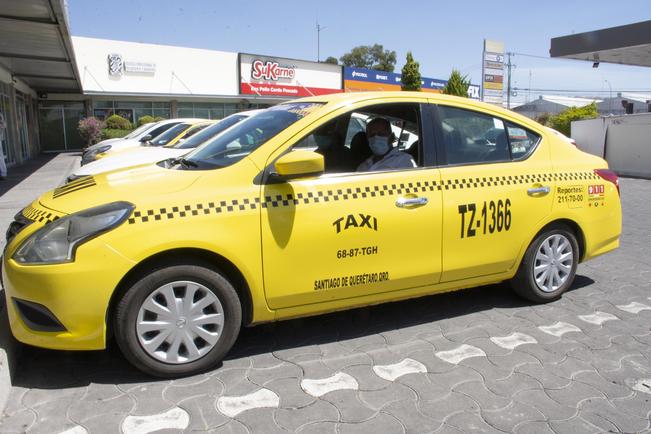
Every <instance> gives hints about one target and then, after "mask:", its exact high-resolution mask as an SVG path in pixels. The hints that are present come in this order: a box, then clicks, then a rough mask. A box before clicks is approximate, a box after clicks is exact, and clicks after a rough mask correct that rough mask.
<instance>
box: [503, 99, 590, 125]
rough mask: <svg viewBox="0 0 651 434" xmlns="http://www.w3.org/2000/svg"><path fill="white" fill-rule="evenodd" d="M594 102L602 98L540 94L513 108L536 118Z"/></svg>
mask: <svg viewBox="0 0 651 434" xmlns="http://www.w3.org/2000/svg"><path fill="white" fill-rule="evenodd" d="M593 102H597V103H600V102H601V100H598V99H591V98H576V97H569V96H559V95H540V96H539V97H538V99H536V100H533V101H530V102H528V103H526V104H522V105H519V106H517V107H514V108H513V109H512V110H513V111H515V112H518V113H520V114H521V115H524V116H527V117H529V118H532V119H536V118H537V117H538V116H540V115H542V114H545V113H549V114H553V115H554V114H557V113H560V112H561V111H563V110H566V109H568V108H570V107H585V106H587V105H588V104H592V103H593Z"/></svg>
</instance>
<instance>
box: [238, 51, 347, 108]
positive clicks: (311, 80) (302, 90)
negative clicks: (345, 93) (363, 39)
mask: <svg viewBox="0 0 651 434" xmlns="http://www.w3.org/2000/svg"><path fill="white" fill-rule="evenodd" d="M239 65H240V93H241V94H243V95H259V96H279V97H290V98H296V97H304V96H314V95H325V94H329V93H336V92H341V91H342V87H341V83H342V80H341V67H340V66H337V65H330V64H326V63H317V62H307V61H303V60H292V59H284V58H278V57H267V56H259V55H254V54H240V62H239Z"/></svg>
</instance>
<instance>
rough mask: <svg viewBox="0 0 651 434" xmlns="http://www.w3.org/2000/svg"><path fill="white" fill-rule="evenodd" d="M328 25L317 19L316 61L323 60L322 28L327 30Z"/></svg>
mask: <svg viewBox="0 0 651 434" xmlns="http://www.w3.org/2000/svg"><path fill="white" fill-rule="evenodd" d="M325 29H326V27H325V26H322V25H320V24H319V20H317V21H316V61H317V62H320V61H321V30H325Z"/></svg>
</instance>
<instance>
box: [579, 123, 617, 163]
mask: <svg viewBox="0 0 651 434" xmlns="http://www.w3.org/2000/svg"><path fill="white" fill-rule="evenodd" d="M607 125H608V124H607V120H606V118H597V119H586V120H583V121H574V122H572V126H571V130H572V133H571V135H572V138H573V139H574V140H576V144H577V146H578V147H579V149H581V150H582V151H585V152H587V153H589V154H592V155H597V156H598V157H602V158H603V156H604V144H605V138H606V128H607Z"/></svg>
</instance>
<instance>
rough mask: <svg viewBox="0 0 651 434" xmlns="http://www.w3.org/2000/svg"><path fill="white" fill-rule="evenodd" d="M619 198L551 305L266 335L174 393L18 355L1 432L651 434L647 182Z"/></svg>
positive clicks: (347, 317)
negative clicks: (608, 247) (599, 253)
mask: <svg viewBox="0 0 651 434" xmlns="http://www.w3.org/2000/svg"><path fill="white" fill-rule="evenodd" d="M50 187H52V186H51V185H43V190H46V189H48V188H50ZM621 192H622V204H623V213H624V223H623V235H622V243H621V248H620V249H619V250H617V251H615V252H614V253H611V254H608V255H606V256H603V257H600V258H598V259H595V260H593V261H591V262H588V263H585V264H582V265H580V266H579V270H578V276H577V279H576V282H575V284H574V287H573V289H572V290H571V291H569V292H568V293H566V294H565V295H564V297H563V298H562V299H561V300H559V301H557V302H554V303H550V304H547V305H531V304H529V303H528V302H525V301H523V300H521V299H519V298H517V297H516V296H515V295H514V294H513V293H512V292H511V290H510V289H509V288H508V285H506V284H501V285H494V286H490V287H481V288H475V289H471V290H465V291H459V292H455V293H449V294H443V295H436V296H431V297H426V298H422V299H417V300H410V301H405V302H399V303H392V304H388V305H382V306H376V307H370V308H365V309H358V310H354V311H346V312H340V313H334V314H329V315H325V316H320V317H315V318H308V319H301V320H293V321H286V322H282V323H277V324H268V325H262V326H258V327H254V328H250V329H246V330H244V332H243V333H242V335H241V336H240V338H239V339H238V341H237V343H236V345H235V347H234V349H233V351H231V353H230V354H229V356H228V357H227V359H226V360H225V361H224V363H223V366H221V367H220V368H218V369H216V370H213V371H211V372H207V373H204V374H201V375H197V376H194V377H189V378H183V379H178V380H173V381H170V380H157V379H154V378H151V377H147V376H145V375H143V374H141V373H139V372H138V371H136V370H135V369H134V368H132V367H131V366H130V365H129V364H128V363H127V362H126V361H125V360H124V359H123V358H122V356H121V355H120V353H119V351H118V350H117V348H115V346H113V347H112V348H111V349H109V350H108V351H105V352H55V351H47V350H42V349H37V348H28V347H24V348H23V349H22V354H21V355H20V359H19V361H18V363H17V365H16V370H15V378H14V381H13V387H12V390H11V392H10V396H9V400H8V405H7V408H6V409H5V412H4V415H3V417H2V419H0V432H3V433H4V432H25V431H27V432H35V433H36V432H69V433H83V432H97V433H101V432H119V431H120V430H122V431H123V432H134V433H142V432H151V431H155V430H161V429H168V430H187V431H213V432H237V433H246V432H265V433H271V432H342V433H347V432H360V433H368V432H378V433H379V432H387V433H400V432H412V433H421V432H471V431H472V432H475V431H486V432H523V433H525V432H526V433H530V432H557V433H558V432H571V433H573V434H575V433H583V432H602V431H622V432H645V431H647V432H648V431H649V430H650V429H651V422H650V416H651V258H650V257H649V246H650V245H651V231H650V230H649V223H648V222H649V221H651V203H650V202H649V197H651V181H648V180H639V179H630V178H626V179H622V180H621ZM8 223H9V222H8V221H3V222H2V226H3V228H4V227H6V225H7V224H8Z"/></svg>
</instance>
